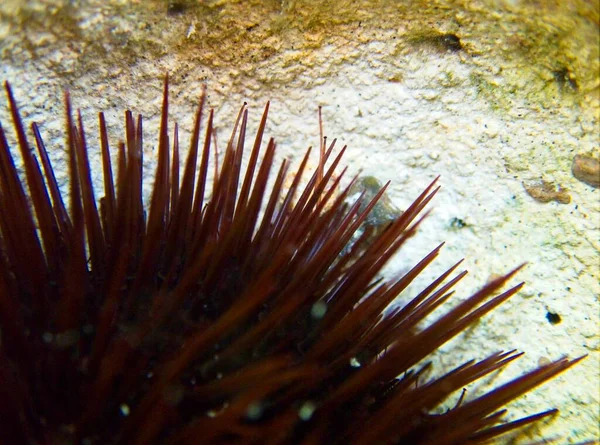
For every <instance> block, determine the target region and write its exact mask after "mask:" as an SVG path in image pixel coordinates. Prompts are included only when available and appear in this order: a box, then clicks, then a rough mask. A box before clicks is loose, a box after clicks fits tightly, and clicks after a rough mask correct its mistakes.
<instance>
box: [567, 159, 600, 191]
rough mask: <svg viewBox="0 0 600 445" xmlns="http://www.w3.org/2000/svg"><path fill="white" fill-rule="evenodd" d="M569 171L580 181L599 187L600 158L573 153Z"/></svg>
mask: <svg viewBox="0 0 600 445" xmlns="http://www.w3.org/2000/svg"><path fill="white" fill-rule="evenodd" d="M571 171H572V172H573V176H575V177H576V178H577V179H579V180H580V181H581V182H584V183H586V184H587V185H591V186H592V187H595V188H598V187H600V160H598V159H595V158H592V157H591V156H586V155H575V157H574V158H573V165H572V166H571Z"/></svg>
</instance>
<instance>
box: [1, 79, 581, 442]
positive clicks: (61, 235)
mask: <svg viewBox="0 0 600 445" xmlns="http://www.w3.org/2000/svg"><path fill="white" fill-rule="evenodd" d="M5 86H6V91H7V94H8V99H9V108H10V112H11V114H12V120H13V122H12V125H13V127H14V130H15V132H16V136H17V141H18V147H19V149H20V155H21V157H22V160H23V176H24V177H25V180H26V181H25V182H26V184H27V186H25V185H24V184H23V183H22V182H21V179H20V176H19V174H18V172H17V169H16V167H15V164H14V161H13V157H12V155H11V152H10V149H9V146H8V142H7V139H6V136H5V133H4V130H2V129H1V128H0V209H1V212H0V234H1V236H0V400H2V403H0V440H1V442H2V443H3V444H66V443H76V444H79V443H82V444H90V445H91V444H105V443H106V444H116V443H119V444H146V443H165V444H186V443H189V444H220V443H232V444H235V443H243V444H252V443H255V444H342V443H343V444H347V443H354V444H383V443H393V444H436V445H443V444H465V443H469V444H471V443H473V444H474V443H480V442H484V441H486V440H489V439H490V438H493V437H496V436H498V435H500V434H504V433H506V432H508V431H512V430H514V429H516V428H519V427H522V426H523V425H527V424H531V423H533V422H536V421H538V420H539V419H541V418H545V417H547V416H550V415H552V414H554V413H555V412H556V410H554V409H553V410H549V411H546V412H542V413H540V414H536V415H533V416H529V417H527V418H524V419H521V420H518V421H513V422H507V423H503V421H502V416H503V414H504V413H505V410H504V409H503V406H504V405H505V404H506V403H507V402H509V401H511V400H513V399H514V398H516V397H518V396H520V395H522V394H523V393H525V392H527V391H529V390H531V389H532V388H533V387H535V386H537V385H538V384H540V383H542V382H544V381H546V380H548V379H550V378H552V377H554V376H556V375H557V374H558V373H560V372H561V371H563V370H565V369H567V368H569V367H570V366H572V365H573V364H574V363H576V362H577V361H579V360H580V358H579V359H575V360H569V359H567V358H562V359H560V360H557V361H555V362H553V363H550V364H548V365H544V366H541V367H539V368H537V369H535V370H534V371H532V372H529V373H527V374H525V375H523V376H521V377H519V378H517V379H515V380H512V381H510V382H509V383H507V384H504V385H502V386H500V387H498V388H496V389H494V390H492V391H490V392H488V393H486V394H484V395H482V396H479V397H476V398H473V399H471V400H465V399H464V398H463V397H462V396H461V397H460V400H459V402H458V403H457V404H456V406H454V407H453V408H452V409H449V410H447V411H445V412H443V413H441V414H439V413H438V414H434V412H435V411H434V410H435V408H436V407H438V406H439V405H440V404H441V403H442V402H443V401H444V400H445V399H447V397H448V396H449V395H450V394H452V393H454V392H456V391H460V390H461V389H462V388H463V387H464V386H465V385H467V384H469V383H470V382H473V381H476V380H477V379H480V378H481V377H483V376H485V375H487V374H489V373H491V372H493V371H496V370H498V369H501V368H503V367H504V366H506V365H507V364H508V363H510V362H512V361H513V360H515V359H516V358H518V357H519V356H520V355H521V354H520V353H517V352H515V351H514V350H513V351H508V352H498V353H495V354H493V355H491V356H489V357H487V358H485V359H483V360H480V361H475V360H471V361H469V362H467V363H464V364H463V365H462V366H459V367H458V368H455V369H451V370H446V371H445V374H443V375H442V376H441V377H437V378H435V379H431V378H429V379H428V378H427V371H428V370H429V368H430V366H429V365H424V366H418V364H419V363H420V362H422V360H423V359H424V358H426V357H427V356H428V355H429V354H431V353H432V352H434V351H435V350H436V349H437V348H439V347H440V345H442V344H444V343H445V342H446V341H448V340H449V339H451V338H452V337H454V336H456V335H457V334H459V333H460V332H462V331H463V330H464V329H465V328H466V327H468V326H470V325H471V324H473V323H474V322H476V321H477V320H479V319H480V318H481V317H482V316H484V315H485V314H487V313H488V312H489V311H490V310H492V309H493V308H495V307H496V306H498V305H499V304H501V303H503V302H504V301H506V300H507V299H508V298H510V297H511V296H512V295H514V294H515V293H516V292H517V291H518V290H519V289H520V288H521V286H522V284H518V285H517V286H515V287H512V288H511V289H509V290H506V291H504V292H502V293H499V292H501V288H502V287H503V286H504V285H505V283H506V282H507V281H508V280H509V279H511V278H512V277H513V275H514V274H515V273H516V271H517V269H515V270H514V271H512V272H510V273H508V274H507V275H505V276H502V277H500V278H497V279H494V280H493V281H491V282H489V283H487V284H486V285H485V286H483V287H482V288H481V290H479V291H477V292H476V293H475V294H473V295H472V296H470V297H468V298H466V299H463V300H461V301H460V302H458V303H457V304H456V305H454V306H453V307H452V308H451V309H447V310H446V311H445V312H444V313H443V315H441V316H440V317H439V318H437V319H436V320H435V321H433V322H430V323H429V324H427V325H426V326H425V327H424V328H420V329H417V325H421V324H422V323H421V322H422V321H423V320H424V319H425V317H427V316H428V315H429V314H431V313H432V312H433V311H434V310H436V309H438V308H439V307H440V306H442V307H443V305H444V303H445V302H446V301H447V300H448V299H449V298H450V297H451V295H452V294H453V292H454V291H453V290H452V289H453V287H454V285H455V284H456V283H457V282H458V281H459V280H460V279H461V278H462V277H463V276H464V275H465V274H466V272H465V271H462V272H459V271H458V266H459V264H460V262H459V263H457V264H455V265H454V266H452V267H451V268H450V269H449V270H447V271H446V272H445V273H443V274H442V275H441V276H440V277H439V278H437V279H436V280H435V281H433V282H432V283H431V284H430V285H429V286H427V287H426V288H425V289H423V290H422V291H421V292H420V293H419V294H418V295H417V296H416V297H415V298H414V299H413V300H412V301H410V302H409V303H407V304H406V305H405V306H403V307H398V308H396V309H393V310H391V311H387V312H386V311H385V309H386V307H387V306H388V305H389V304H390V303H391V302H392V301H393V300H394V299H395V298H396V297H397V296H398V295H399V294H400V293H401V292H402V291H403V290H404V289H405V288H406V287H407V285H408V284H409V283H410V282H411V281H412V280H413V279H414V278H415V277H417V276H418V275H419V273H420V272H421V271H423V270H424V269H425V268H426V267H427V266H428V265H429V264H430V263H431V262H432V261H433V260H434V259H435V258H436V256H437V255H438V252H439V250H440V248H441V246H438V247H437V248H435V249H434V250H433V251H431V253H429V254H428V255H427V256H426V257H425V258H423V259H421V260H420V261H418V262H417V261H415V263H416V264H415V265H414V267H413V268H412V269H411V270H410V271H409V272H407V273H406V274H404V275H402V276H397V277H395V278H393V279H391V280H389V281H385V280H381V279H379V278H378V274H379V272H380V271H381V269H382V267H383V266H384V265H385V263H386V262H387V260H388V259H389V258H390V257H391V256H392V255H393V254H394V253H396V252H397V251H398V250H399V249H400V248H401V247H402V245H403V244H404V242H405V241H406V240H407V239H408V238H409V237H411V236H413V235H414V233H415V230H416V228H417V226H418V225H419V223H420V222H421V221H422V219H423V218H424V217H423V216H421V213H422V211H423V209H424V207H425V206H426V205H427V204H428V203H429V201H430V200H431V199H432V197H433V196H434V195H435V193H436V191H437V185H436V181H434V182H433V183H432V184H430V185H429V186H428V187H427V188H426V189H425V190H424V191H423V192H422V193H421V194H420V195H419V196H418V197H417V198H416V199H415V201H414V202H413V203H412V205H410V207H408V208H407V209H406V211H405V212H404V213H402V215H401V216H399V217H398V218H397V219H395V220H394V221H392V222H391V223H389V224H388V225H387V227H385V229H384V230H381V231H377V232H376V233H375V232H374V230H372V229H370V228H368V227H367V229H366V230H365V232H364V233H362V234H361V235H360V236H358V237H356V236H355V234H356V233H357V230H358V229H359V228H360V227H361V225H362V223H363V222H364V220H365V218H366V217H367V215H368V213H369V212H370V210H371V209H372V208H373V206H374V205H375V203H376V202H377V200H378V199H379V198H380V197H381V195H382V194H383V192H384V190H385V187H384V188H383V189H382V190H381V191H380V192H379V194H378V195H377V196H376V197H375V198H374V199H373V200H371V201H370V202H368V203H364V202H362V200H361V199H359V200H358V201H356V202H355V203H352V204H348V202H347V198H348V195H349V190H350V187H351V185H352V183H353V182H354V181H350V184H349V185H348V186H346V187H343V188H342V187H341V185H340V181H341V178H342V177H343V174H344V171H342V172H341V174H334V172H335V171H336V168H337V167H338V164H339V163H340V160H341V158H342V154H343V152H344V149H342V150H340V151H339V153H338V154H335V153H334V146H335V141H334V142H333V143H332V144H331V145H330V146H329V147H327V150H326V151H325V150H323V151H322V153H321V157H320V161H319V166H318V168H317V170H316V171H315V172H314V173H312V174H309V173H307V172H306V170H307V161H308V154H309V153H307V154H306V156H305V157H304V158H303V160H302V162H301V163H300V165H299V167H298V168H297V169H296V170H295V171H294V172H290V165H289V163H288V162H286V161H283V162H282V163H281V165H279V168H278V169H277V171H272V170H274V169H275V168H276V166H275V165H274V155H275V143H274V141H273V139H270V140H269V141H268V142H267V143H266V147H263V145H265V144H264V143H263V133H264V129H265V123H266V119H267V113H268V104H267V106H266V108H265V111H264V114H263V116H262V120H261V121H260V125H259V127H258V131H257V134H256V138H255V140H254V143H253V145H252V148H251V152H250V155H249V158H248V161H247V162H244V163H243V162H242V154H243V151H244V145H245V144H246V125H247V116H248V111H247V109H246V107H245V106H244V107H242V109H241V111H240V113H239V115H238V118H237V121H236V123H235V127H234V130H233V133H232V136H231V139H230V140H229V141H228V143H227V147H226V150H225V154H224V158H223V160H222V162H221V163H220V165H219V166H218V167H217V166H214V165H212V166H211V162H210V158H211V150H212V149H213V148H214V147H213V140H212V139H213V133H214V126H213V111H210V113H209V114H208V118H207V122H206V124H203V125H205V127H206V129H205V131H204V133H203V134H201V131H200V128H201V121H202V120H203V118H204V117H203V109H204V103H205V95H204V93H203V94H202V96H201V100H200V105H199V107H198V112H197V114H196V120H195V125H194V128H193V131H192V137H191V144H190V149H189V155H188V157H187V159H186V160H185V162H181V163H182V165H181V167H182V174H181V178H180V159H179V138H178V130H177V126H175V129H174V135H173V138H172V139H171V138H170V137H169V130H168V127H167V117H168V116H167V115H168V81H167V80H166V81H165V86H164V97H163V107H162V115H161V127H160V133H159V141H158V165H157V170H156V179H155V182H154V187H153V189H152V193H151V197H150V202H149V203H144V202H143V200H142V154H143V149H142V117H141V116H138V117H137V119H134V116H133V114H132V113H131V112H130V111H127V112H126V113H125V142H122V143H120V144H118V146H117V147H116V150H117V156H116V158H117V162H116V167H115V166H113V165H112V164H111V155H110V151H111V148H109V143H108V137H107V129H106V123H105V119H104V116H103V114H102V113H100V115H99V126H100V150H101V159H102V164H103V178H104V181H103V182H104V186H103V188H104V190H103V195H104V196H103V197H102V198H100V199H99V200H97V199H96V194H95V191H94V190H93V187H92V180H91V171H90V165H89V162H88V154H87V153H88V147H87V143H86V136H85V132H84V129H83V124H82V120H81V115H80V114H79V113H78V115H77V117H76V118H74V117H73V114H72V111H71V105H70V101H69V96H68V95H67V96H66V108H67V117H66V135H65V136H66V149H67V151H68V155H69V158H68V159H69V188H70V190H69V196H68V202H65V200H63V197H62V195H61V193H60V191H59V187H58V185H57V181H56V179H55V176H54V173H53V170H52V166H51V164H50V160H49V157H48V154H47V150H46V147H45V146H44V143H43V141H42V138H41V136H40V131H39V128H38V126H37V125H36V124H35V123H34V124H33V125H32V128H31V130H32V132H33V136H34V140H35V149H33V148H30V147H32V146H31V145H30V143H29V141H28V139H27V136H26V131H25V128H24V126H23V123H22V120H21V118H20V116H19V112H18V108H17V105H16V102H15V99H14V97H13V94H12V92H11V89H10V86H9V85H8V83H6V85H5ZM34 150H35V151H36V152H37V153H34ZM261 150H262V152H263V153H262V154H261ZM309 152H310V150H309ZM243 164H245V166H244V167H243ZM213 168H214V172H215V173H214V175H211V174H210V172H209V169H213ZM271 173H273V174H274V180H273V178H271V176H272V175H271ZM303 175H308V177H307V181H305V182H302V181H301V177H302V176H303ZM290 177H291V178H293V179H292V180H291V184H290V185H289V186H286V178H290ZM269 178H271V179H272V180H271V181H269ZM355 179H356V178H355ZM498 293H499V294H498ZM463 395H464V393H463Z"/></svg>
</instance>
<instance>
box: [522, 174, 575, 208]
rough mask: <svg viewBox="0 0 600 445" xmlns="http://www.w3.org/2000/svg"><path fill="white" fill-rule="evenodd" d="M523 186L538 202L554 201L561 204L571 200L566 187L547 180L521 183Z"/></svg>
mask: <svg viewBox="0 0 600 445" xmlns="http://www.w3.org/2000/svg"><path fill="white" fill-rule="evenodd" d="M523 187H524V188H525V191H526V192H527V194H528V195H529V196H531V197H532V198H533V199H535V200H536V201H538V202H550V201H556V202H559V203H561V204H569V203H570V202H571V195H569V193H568V192H567V190H566V189H564V188H562V187H561V186H560V185H559V186H556V185H555V184H553V183H552V182H548V181H544V180H542V181H537V182H529V183H525V182H524V183H523Z"/></svg>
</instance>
